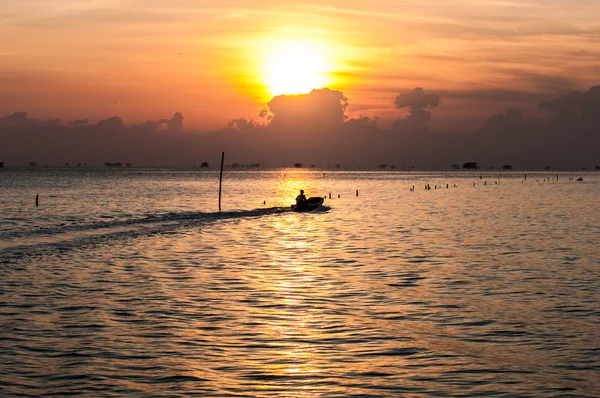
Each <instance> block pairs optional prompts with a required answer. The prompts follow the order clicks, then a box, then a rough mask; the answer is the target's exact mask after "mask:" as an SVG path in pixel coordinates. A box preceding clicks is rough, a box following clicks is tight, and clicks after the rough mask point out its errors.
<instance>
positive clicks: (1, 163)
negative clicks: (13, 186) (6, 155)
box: [0, 161, 4, 169]
mask: <svg viewBox="0 0 600 398" xmlns="http://www.w3.org/2000/svg"><path fill="white" fill-rule="evenodd" d="M3 168H4V161H2V162H0V169H3Z"/></svg>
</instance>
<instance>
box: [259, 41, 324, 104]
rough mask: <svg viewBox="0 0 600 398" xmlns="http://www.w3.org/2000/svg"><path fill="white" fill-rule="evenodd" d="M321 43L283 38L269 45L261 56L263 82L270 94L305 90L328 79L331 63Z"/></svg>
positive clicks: (319, 86)
mask: <svg viewBox="0 0 600 398" xmlns="http://www.w3.org/2000/svg"><path fill="white" fill-rule="evenodd" d="M327 58H328V57H327V54H326V51H325V49H324V48H323V47H321V46H319V45H317V44H314V43H308V42H299V41H285V42H279V43H276V44H274V45H272V46H270V47H269V50H268V53H267V54H266V56H265V58H264V62H265V64H264V67H263V71H264V72H263V73H264V83H265V85H266V86H267V90H268V92H269V94H270V95H272V96H276V95H280V94H304V93H308V92H310V91H311V90H312V89H315V88H323V87H325V86H326V85H327V84H328V83H329V81H328V80H329V79H328V76H327V73H328V72H329V71H330V69H331V67H330V64H329V61H328V59H327Z"/></svg>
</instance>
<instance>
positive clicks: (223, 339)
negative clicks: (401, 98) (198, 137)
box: [0, 167, 600, 397]
mask: <svg viewBox="0 0 600 398" xmlns="http://www.w3.org/2000/svg"><path fill="white" fill-rule="evenodd" d="M580 178H581V179H582V181H577V180H578V179H580ZM300 189H303V190H304V191H305V193H306V195H307V196H308V197H311V196H320V197H325V201H324V206H323V207H321V208H320V209H318V210H317V211H315V212H310V213H295V212H292V211H291V209H290V204H292V203H293V202H294V198H295V197H296V195H298V192H299V190H300ZM36 197H37V205H36ZM0 395H2V396H24V397H47V396H86V397H87V396H90V397H96V396H98V397H121V396H136V397H150V396H151V397H192V396H197V397H598V396H600V172H594V171H572V172H564V171H563V172H554V171H543V172H540V171H538V172H531V171H530V172H526V171H498V170H486V171H480V170H477V171H453V172H449V171H428V172H420V171H410V172H405V171H389V170H383V171H347V170H342V171H337V170H313V169H310V170H309V169H276V170H252V171H251V170H236V171H233V170H226V171H225V173H224V175H223V183H222V196H221V209H220V210H219V172H218V171H215V170H200V169H197V170H167V169H136V168H122V169H120V168H71V169H68V168H54V169H53V168H41V167H30V168H4V169H0Z"/></svg>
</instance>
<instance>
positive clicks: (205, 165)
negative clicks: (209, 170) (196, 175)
mask: <svg viewBox="0 0 600 398" xmlns="http://www.w3.org/2000/svg"><path fill="white" fill-rule="evenodd" d="M206 167H208V162H202V164H200V168H201V169H203V168H206Z"/></svg>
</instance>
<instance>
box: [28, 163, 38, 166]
mask: <svg viewBox="0 0 600 398" xmlns="http://www.w3.org/2000/svg"><path fill="white" fill-rule="evenodd" d="M29 165H30V166H31V167H35V166H37V162H29Z"/></svg>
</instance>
